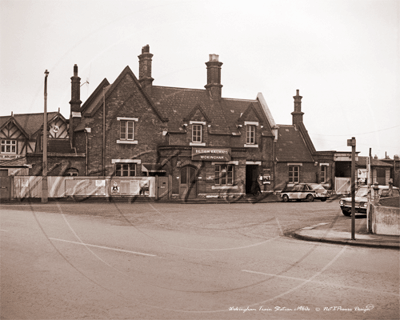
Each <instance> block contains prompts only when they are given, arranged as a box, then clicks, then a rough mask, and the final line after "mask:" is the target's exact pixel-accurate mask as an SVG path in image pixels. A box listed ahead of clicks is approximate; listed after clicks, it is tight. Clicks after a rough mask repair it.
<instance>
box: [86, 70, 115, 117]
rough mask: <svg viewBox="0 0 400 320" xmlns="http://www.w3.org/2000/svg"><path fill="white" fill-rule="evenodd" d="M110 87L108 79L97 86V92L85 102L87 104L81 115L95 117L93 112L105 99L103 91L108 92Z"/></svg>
mask: <svg viewBox="0 0 400 320" xmlns="http://www.w3.org/2000/svg"><path fill="white" fill-rule="evenodd" d="M109 86H110V83H109V82H108V80H107V79H106V78H104V79H103V81H102V82H101V83H100V84H99V85H98V86H97V88H96V90H94V91H93V93H92V94H91V95H90V97H89V98H88V99H87V100H86V101H85V103H84V104H83V105H82V107H81V113H82V114H85V116H93V110H94V108H95V107H97V106H98V105H99V102H100V101H102V98H103V89H104V90H107V88H108V87H109Z"/></svg>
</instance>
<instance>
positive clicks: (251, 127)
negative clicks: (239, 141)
mask: <svg viewBox="0 0 400 320" xmlns="http://www.w3.org/2000/svg"><path fill="white" fill-rule="evenodd" d="M256 128H257V125H255V124H248V125H246V144H247V145H255V144H257V143H256Z"/></svg>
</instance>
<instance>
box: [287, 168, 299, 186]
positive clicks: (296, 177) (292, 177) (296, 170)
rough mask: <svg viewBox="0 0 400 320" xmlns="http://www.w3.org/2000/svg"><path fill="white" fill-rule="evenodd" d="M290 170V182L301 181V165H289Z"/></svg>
mask: <svg viewBox="0 0 400 320" xmlns="http://www.w3.org/2000/svg"><path fill="white" fill-rule="evenodd" d="M288 170H289V183H300V166H298V165H289V168H288ZM296 173H297V175H296Z"/></svg>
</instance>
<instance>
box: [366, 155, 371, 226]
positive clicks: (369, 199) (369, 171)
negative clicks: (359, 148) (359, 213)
mask: <svg viewBox="0 0 400 320" xmlns="http://www.w3.org/2000/svg"><path fill="white" fill-rule="evenodd" d="M367 159H368V162H367V187H368V196H367V198H368V202H367V230H368V232H369V233H372V223H371V222H372V221H371V201H372V193H371V192H372V191H371V185H372V171H371V162H372V150H371V148H369V155H368V158H367Z"/></svg>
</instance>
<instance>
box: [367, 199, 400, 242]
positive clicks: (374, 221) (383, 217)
mask: <svg viewBox="0 0 400 320" xmlns="http://www.w3.org/2000/svg"><path fill="white" fill-rule="evenodd" d="M370 214H371V226H372V233H375V234H383V235H395V236H399V235H400V227H399V217H400V209H399V208H395V207H384V206H380V205H371V213H370Z"/></svg>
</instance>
